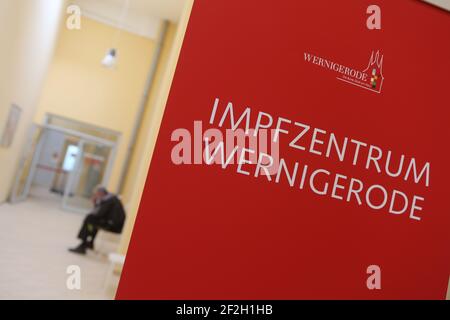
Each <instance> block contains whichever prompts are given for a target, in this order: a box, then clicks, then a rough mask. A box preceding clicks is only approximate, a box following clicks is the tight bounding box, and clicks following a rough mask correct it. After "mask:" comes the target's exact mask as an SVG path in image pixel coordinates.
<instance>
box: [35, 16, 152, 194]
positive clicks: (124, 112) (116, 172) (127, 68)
mask: <svg viewBox="0 0 450 320" xmlns="http://www.w3.org/2000/svg"><path fill="white" fill-rule="evenodd" d="M116 35H117V29H116V28H114V27H111V26H108V25H105V24H102V23H99V22H96V21H94V20H90V19H87V18H83V19H82V24H81V30H69V29H66V28H63V30H62V32H61V35H60V38H59V40H58V45H57V48H56V52H55V56H54V59H53V61H52V64H51V67H50V70H49V74H48V77H47V79H46V82H45V86H44V90H43V93H42V96H41V100H40V103H39V106H38V111H37V114H36V117H35V120H36V122H38V123H42V122H43V120H44V118H45V114H46V113H53V114H56V115H61V116H64V117H67V118H71V119H74V120H78V121H82V122H86V123H89V124H93V125H96V126H99V127H103V128H107V129H111V130H114V131H118V132H120V133H121V138H120V141H119V146H118V150H117V157H116V160H115V162H114V167H113V171H112V175H111V179H110V183H109V187H110V188H111V190H112V191H115V190H116V188H117V184H118V180H119V177H120V172H121V170H122V165H123V162H124V159H125V156H126V153H127V147H128V144H129V140H130V135H131V131H132V128H133V125H134V122H135V116H136V113H137V110H138V108H139V104H140V101H141V98H142V93H143V90H144V85H145V82H146V79H147V75H148V72H149V68H150V64H151V60H152V55H153V51H154V41H152V40H150V39H147V38H144V37H141V36H137V35H134V34H131V33H128V32H125V31H122V33H121V35H120V38H119V41H118V44H115V45H114V47H117V49H118V63H117V66H116V67H115V68H114V69H108V68H105V67H104V66H102V65H101V60H102V59H103V57H104V56H105V54H106V51H107V50H108V49H109V48H110V47H111V46H113V43H112V42H113V41H114V39H115V38H116Z"/></svg>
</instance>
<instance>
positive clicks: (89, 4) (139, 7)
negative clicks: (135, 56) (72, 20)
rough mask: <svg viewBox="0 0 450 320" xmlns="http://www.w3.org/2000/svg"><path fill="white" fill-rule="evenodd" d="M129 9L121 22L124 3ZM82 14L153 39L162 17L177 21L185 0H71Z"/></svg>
mask: <svg viewBox="0 0 450 320" xmlns="http://www.w3.org/2000/svg"><path fill="white" fill-rule="evenodd" d="M127 1H128V3H129V9H128V13H127V15H126V17H125V19H124V21H123V23H120V21H121V17H122V12H123V9H124V7H125V4H126V3H127ZM69 3H72V4H76V5H78V6H80V8H81V12H82V14H83V16H85V17H88V18H91V19H94V20H97V21H99V22H102V23H105V24H108V25H112V26H115V27H119V26H120V28H121V29H124V30H127V31H129V32H132V33H135V34H139V35H141V36H145V37H148V38H152V39H154V38H155V37H156V36H157V35H156V34H157V32H158V31H157V30H158V26H159V23H160V21H161V20H169V21H172V22H177V21H178V20H179V19H180V17H181V13H182V10H183V7H184V5H185V3H186V0H71V1H69Z"/></svg>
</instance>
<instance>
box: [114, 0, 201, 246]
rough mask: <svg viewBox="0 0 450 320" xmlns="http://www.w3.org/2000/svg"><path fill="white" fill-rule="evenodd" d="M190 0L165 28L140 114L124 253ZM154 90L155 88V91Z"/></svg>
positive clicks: (176, 57)
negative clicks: (159, 62) (153, 82)
mask: <svg viewBox="0 0 450 320" xmlns="http://www.w3.org/2000/svg"><path fill="white" fill-rule="evenodd" d="M193 2H194V0H187V1H186V5H185V8H184V10H183V14H182V16H181V19H180V21H179V23H178V26H177V27H176V30H175V28H172V30H170V31H169V38H173V40H172V41H171V42H172V45H170V48H169V47H168V45H167V44H166V46H165V49H164V50H165V52H166V53H165V54H164V56H165V55H167V56H165V57H164V58H163V59H164V60H165V61H166V63H164V67H162V68H161V69H160V70H159V72H158V73H159V76H158V79H159V80H158V83H159V84H158V87H157V88H155V89H154V91H152V95H151V96H150V97H149V102H148V103H149V105H148V108H147V112H146V114H145V115H144V125H143V127H142V130H141V132H140V134H139V139H138V143H137V149H136V152H135V153H134V157H133V159H132V166H131V169H130V172H129V173H128V176H129V177H131V179H128V180H127V183H126V188H125V194H126V195H127V209H128V212H127V213H128V215H127V221H126V225H125V228H124V232H123V236H122V240H121V245H120V248H119V251H120V252H122V253H126V251H127V249H128V245H129V242H130V238H131V233H132V230H133V226H134V222H135V220H136V215H137V211H138V208H139V203H140V201H141V195H142V191H143V189H144V184H145V180H146V178H147V172H148V168H149V166H150V161H151V158H152V154H153V150H154V147H155V144H156V138H157V137H158V132H159V128H160V125H161V120H162V116H163V114H164V109H165V107H166V102H167V98H168V96H169V90H170V86H171V84H172V79H173V76H174V73H175V69H176V65H177V62H178V57H179V55H180V51H181V46H182V43H183V39H184V35H185V32H186V28H187V24H188V21H189V17H190V14H191V10H192V5H193ZM155 90H156V91H155Z"/></svg>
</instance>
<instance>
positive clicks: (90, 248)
mask: <svg viewBox="0 0 450 320" xmlns="http://www.w3.org/2000/svg"><path fill="white" fill-rule="evenodd" d="M86 249H89V250H94V242H88V243H86Z"/></svg>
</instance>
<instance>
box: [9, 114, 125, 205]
mask: <svg viewBox="0 0 450 320" xmlns="http://www.w3.org/2000/svg"><path fill="white" fill-rule="evenodd" d="M118 138H119V134H115V133H114V132H112V131H108V130H105V129H102V128H98V127H94V126H92V125H88V124H83V123H81V122H76V121H72V120H70V119H66V118H62V117H58V116H53V115H49V116H47V120H46V123H45V124H44V125H33V127H32V129H31V132H30V136H29V140H28V143H27V146H26V149H25V153H24V155H23V158H22V160H21V162H20V167H19V172H18V175H17V178H16V181H15V183H14V185H13V188H12V191H11V196H10V202H11V203H17V202H21V201H25V200H26V199H27V198H28V197H29V196H30V195H33V196H40V197H42V196H48V197H51V198H52V199H56V200H57V201H58V202H59V203H60V205H61V206H62V208H63V209H64V210H66V211H72V212H79V213H87V212H89V211H90V210H91V209H92V201H91V197H92V192H93V191H94V188H95V187H96V186H97V185H104V186H105V185H107V184H108V182H109V178H110V175H111V170H112V165H113V163H114V159H115V155H116V146H117V142H118Z"/></svg>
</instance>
